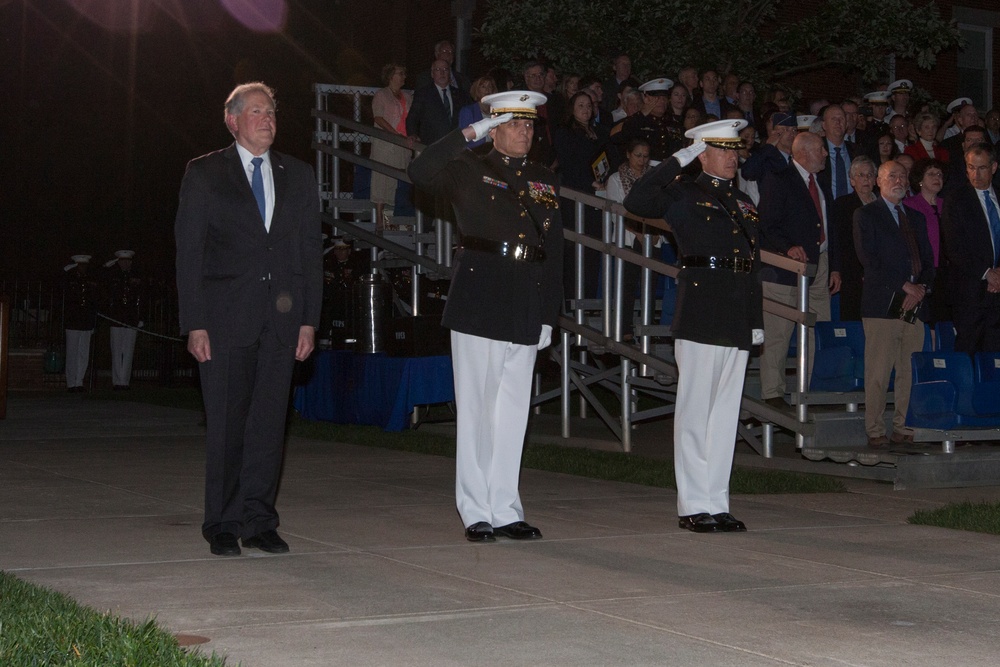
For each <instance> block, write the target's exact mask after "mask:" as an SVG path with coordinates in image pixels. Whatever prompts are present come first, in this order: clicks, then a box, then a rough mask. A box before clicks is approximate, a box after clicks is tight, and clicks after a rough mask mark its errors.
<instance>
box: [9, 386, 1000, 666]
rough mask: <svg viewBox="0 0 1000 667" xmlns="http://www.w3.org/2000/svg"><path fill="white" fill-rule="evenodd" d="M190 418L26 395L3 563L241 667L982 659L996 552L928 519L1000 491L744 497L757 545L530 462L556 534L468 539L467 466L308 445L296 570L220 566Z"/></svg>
mask: <svg viewBox="0 0 1000 667" xmlns="http://www.w3.org/2000/svg"><path fill="white" fill-rule="evenodd" d="M200 420H201V415H200V414H199V413H196V412H191V411H186V410H179V409H172V408H161V407H153V406H148V405H143V404H138V403H125V402H111V401H94V400H85V399H83V398H82V397H80V396H78V395H63V394H59V395H55V394H51V395H36V396H27V395H15V396H13V397H12V398H11V400H10V403H9V408H8V416H7V419H6V420H5V421H0V569H3V570H4V571H6V572H8V573H11V574H14V575H16V576H18V577H21V578H23V579H26V580H29V581H32V582H35V583H38V584H42V585H45V586H49V587H52V588H54V589H56V590H59V591H62V592H65V593H68V594H69V595H72V596H73V597H74V598H76V599H77V600H79V601H80V602H81V603H83V604H86V605H89V606H91V607H93V608H96V609H98V610H101V611H105V610H107V611H111V612H113V613H116V614H121V615H125V616H129V617H132V618H134V619H137V620H142V619H145V618H146V617H148V616H155V617H156V618H157V620H158V622H159V623H160V625H161V626H163V627H165V628H166V629H168V630H170V631H171V632H174V633H178V634H183V635H193V636H197V637H204V638H206V639H208V641H207V643H204V644H202V645H201V646H200V647H199V648H200V649H201V650H203V651H205V652H211V651H215V652H217V653H219V654H221V655H225V656H227V657H228V660H229V663H230V664H234V665H235V664H237V663H240V664H242V665H245V666H246V667H256V666H262V665H280V666H285V665H288V666H306V665H308V666H313V665H316V666H320V665H323V666H326V665H429V666H430V665H433V666H436V667H440V666H442V665H486V664H504V665H574V666H578V665H740V666H744V665H820V666H827V665H828V666H831V667H832V666H834V665H836V666H842V665H873V666H874V665H885V666H890V665H892V666H896V665H904V664H905V665H940V664H949V665H958V666H962V665H987V664H994V661H995V660H996V657H995V656H996V653H997V650H998V648H1000V641H998V640H997V639H996V625H997V620H998V611H997V610H998V609H1000V538H997V537H994V536H988V535H980V534H975V533H966V532H961V531H953V530H945V529H939V528H929V527H922V526H911V525H908V524H907V523H906V518H907V517H908V516H909V515H910V514H912V513H913V511H915V510H917V509H923V508H932V507H937V506H940V505H941V504H943V503H945V502H949V501H952V500H963V499H969V500H991V501H996V500H998V499H1000V487H987V488H972V489H952V490H948V489H932V490H917V491H903V492H894V491H892V488H891V486H890V485H888V484H880V483H876V482H870V481H861V480H852V481H848V482H847V484H848V486H849V488H850V492H849V493H844V494H820V495H789V496H738V497H734V499H733V513H734V514H736V516H738V517H739V518H741V519H743V520H744V521H746V523H747V524H748V526H749V528H750V531H749V532H747V533H746V534H728V535H695V534H692V533H689V532H686V531H681V530H680V529H678V528H677V526H676V519H675V515H676V509H675V500H676V497H675V494H674V493H673V492H671V491H667V490H663V489H653V488H648V487H641V486H636V485H630V484H622V483H615V482H603V481H596V480H590V479H583V478H578V477H572V476H568V475H561V474H555V473H547V472H540V471H534V470H525V471H524V472H523V474H522V484H521V487H522V497H523V500H524V504H525V507H526V509H527V511H528V519H529V521H531V522H532V523H535V524H536V525H538V526H539V527H540V528H541V529H542V531H543V533H544V535H545V538H544V539H542V540H539V541H534V542H529V543H517V542H512V541H507V540H499V541H498V542H497V543H495V544H483V545H479V544H471V543H468V542H466V541H465V540H464V539H463V536H462V526H461V523H460V521H459V519H458V517H457V514H456V512H455V508H454V497H453V486H454V479H453V474H454V471H453V466H454V461H453V460H452V459H447V458H441V457H435V456H428V455H419V454H410V453H405V452H396V451H389V450H381V449H376V448H367V447H359V446H353V445H344V444H337V443H328V442H317V441H310V440H304V439H299V438H291V439H290V441H289V446H288V452H287V456H286V463H285V471H284V477H283V484H282V489H281V493H280V495H279V510H280V511H281V513H282V525H281V527H280V529H279V530H280V532H281V534H282V535H283V536H284V537H285V538H286V540H287V541H288V542H289V544H290V545H291V553H290V554H287V555H280V556H269V555H262V554H260V553H259V552H256V551H254V550H245V551H244V555H243V556H241V557H238V558H219V557H215V556H211V555H210V554H209V551H208V545H207V543H206V542H204V540H202V538H201V535H200V530H199V526H200V522H201V504H202V481H203V472H202V465H203V451H202V450H203V447H202V443H203V428H202V427H201V426H200V424H199V422H200Z"/></svg>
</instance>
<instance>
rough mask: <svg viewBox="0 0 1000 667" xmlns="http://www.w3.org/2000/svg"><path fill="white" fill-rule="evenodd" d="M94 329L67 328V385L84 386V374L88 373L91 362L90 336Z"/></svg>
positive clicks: (70, 386) (71, 386)
mask: <svg viewBox="0 0 1000 667" xmlns="http://www.w3.org/2000/svg"><path fill="white" fill-rule="evenodd" d="M93 333H94V330H93V329H90V330H88V331H81V330H80V329H66V386H67V387H69V388H70V389H72V388H73V387H82V386H83V376H84V375H86V374H87V364H88V363H89V362H90V336H91V335H92V334H93Z"/></svg>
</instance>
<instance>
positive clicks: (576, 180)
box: [407, 42, 1000, 351]
mask: <svg viewBox="0 0 1000 667" xmlns="http://www.w3.org/2000/svg"><path fill="white" fill-rule="evenodd" d="M451 52H452V48H451V44H450V43H448V42H444V43H439V44H438V45H437V46H436V48H435V57H436V59H435V61H434V64H433V66H432V67H431V68H430V71H429V72H428V74H430V75H431V76H430V77H429V78H430V79H431V82H430V83H425V84H424V87H427V86H434V85H435V83H434V81H433V80H434V79H435V77H434V76H433V75H434V74H435V69H436V70H437V74H438V76H437V77H436V78H437V79H438V83H437V85H438V89H437V90H436V91H433V92H434V96H433V97H432V96H430V95H427V96H424V99H428V100H437V99H440V97H439V95H440V93H441V91H442V90H443V88H444V87H447V84H451V86H452V87H453V88H454V87H458V86H459V85H460V78H458V77H457V76H456V73H455V72H454V70H453V68H452V63H453V60H450V59H449V56H450V55H451ZM446 66H447V68H446ZM446 70H447V74H449V75H450V81H446V80H445V74H446ZM422 75H423V76H424V79H425V80H426V79H427V78H428V77H426V75H425V74H424V73H422ZM497 89H500V90H506V89H525V90H531V91H536V92H540V93H543V94H544V95H546V98H547V102H546V104H544V105H542V107H540V108H539V119H538V121H536V124H535V137H534V145H533V147H532V150H531V153H530V158H531V159H532V160H534V161H536V162H539V163H541V164H544V165H546V166H548V167H550V168H551V169H552V170H554V171H555V172H556V173H557V174H558V175H559V177H560V182H561V185H562V186H563V187H568V188H572V189H573V190H577V191H580V192H584V193H588V194H596V195H598V196H606V197H609V198H618V197H621V196H622V190H625V191H627V188H628V186H629V185H630V184H631V183H632V182H634V179H635V178H637V177H638V176H640V175H641V173H642V171H644V170H645V169H646V166H645V162H644V160H646V159H649V160H651V161H653V163H654V164H655V163H656V162H657V161H660V160H664V159H666V158H667V157H669V156H670V155H671V154H672V153H674V152H675V151H677V150H678V149H680V148H683V147H684V146H686V145H688V144H689V143H690V141H691V140H690V139H687V138H685V136H684V133H685V131H687V130H689V129H691V128H692V127H695V126H697V125H701V124H703V123H706V122H710V121H714V120H720V119H730V118H731V119H741V120H746V121H747V123H748V126H747V127H746V128H745V129H744V130H743V132H742V133H741V137H742V138H743V140H744V143H745V150H743V151H741V152H740V169H739V172H738V176H737V180H738V187H739V188H740V189H742V190H743V191H744V192H746V193H747V195H748V196H750V198H751V199H752V200H753V201H754V203H755V204H756V205H758V207H759V208H760V209H761V211H762V212H763V214H764V217H765V218H766V217H767V216H768V213H767V211H769V210H774V206H772V205H771V204H773V202H768V201H767V198H768V190H769V189H768V188H767V187H766V184H767V183H768V182H769V180H771V179H773V178H774V174H775V173H776V172H780V171H781V170H783V169H787V168H790V166H791V165H792V163H793V157H792V153H793V144H794V142H795V141H796V138H797V137H799V136H800V135H801V134H802V133H804V132H805V133H812V134H815V135H818V139H819V140H820V141H818V142H814V143H816V147H817V151H819V152H821V153H822V158H820V157H819V153H817V156H816V158H817V159H816V160H815V163H816V164H815V165H813V166H814V167H815V179H816V181H817V182H818V187H819V191H820V192H821V193H822V195H823V197H822V198H821V199H822V200H823V202H824V205H823V206H820V207H819V209H820V211H821V213H822V215H821V216H820V218H821V226H822V230H821V231H822V239H823V240H822V247H823V249H824V253H823V254H824V255H826V256H827V257H828V260H827V263H828V265H829V266H830V267H834V266H836V267H839V270H838V271H836V272H831V276H830V278H829V284H824V285H820V286H819V289H821V290H826V291H828V292H830V293H832V294H835V293H836V292H838V291H840V296H839V297H838V298H837V300H839V304H838V305H839V314H838V312H837V308H836V307H835V308H834V311H833V313H832V316H833V317H834V318H837V317H839V318H840V319H861V286H862V282H863V273H864V271H863V267H862V263H861V261H860V259H859V254H858V252H857V249H856V247H855V233H854V226H855V213H856V212H857V211H858V210H860V209H861V208H862V207H863V206H865V205H866V204H869V203H872V202H874V201H876V200H877V199H878V198H879V197H880V191H879V188H878V186H877V184H876V176H877V174H878V173H879V169H880V168H881V167H882V166H883V165H886V164H889V163H892V164H894V165H895V164H899V165H902V167H903V168H904V170H905V173H906V176H907V189H906V192H905V196H904V199H903V201H902V205H905V206H906V207H908V208H907V210H914V211H916V212H918V215H922V216H923V218H925V219H926V230H927V234H928V236H929V241H930V246H931V248H932V249H933V256H934V267H935V269H936V277H935V279H934V283H933V285H928V286H927V293H926V300H927V302H928V304H929V309H927V315H926V317H927V318H928V319H929V321H930V323H931V324H933V323H934V322H936V321H952V320H956V321H959V322H960V321H962V320H963V317H962V315H961V314H959V315H958V316H957V317H956V314H955V313H954V305H955V304H956V303H959V304H962V303H965V302H966V301H967V296H968V295H956V294H955V290H956V289H959V288H958V285H959V283H957V282H956V281H954V280H952V279H951V273H952V272H951V270H950V268H949V267H950V266H952V265H954V263H955V262H961V258H960V257H957V256H955V252H954V251H953V250H952V251H949V248H948V238H949V236H953V235H954V234H952V233H951V232H950V231H949V230H948V229H947V228H946V227H947V225H948V224H949V223H948V215H947V209H948V204H949V200H950V198H951V197H952V196H953V195H954V194H955V193H958V192H959V191H960V190H962V189H963V188H966V189H967V188H968V187H971V184H972V181H971V175H970V174H971V172H969V169H971V167H968V168H967V164H966V156H967V154H968V151H970V150H971V149H974V148H983V149H985V152H984V153H982V154H983V155H984V156H985V157H984V159H985V160H986V162H987V167H986V168H987V171H989V170H990V169H992V171H991V172H990V174H989V178H986V179H985V180H982V179H981V182H980V185H982V184H983V183H986V184H987V185H989V183H990V182H991V181H992V182H993V183H994V188H995V183H996V157H995V156H996V152H997V149H998V147H1000V110H997V109H991V110H989V111H988V112H987V113H986V114H985V115H984V116H980V113H979V111H978V110H977V109H976V107H975V105H974V104H973V102H972V100H971V99H969V98H965V97H962V98H958V99H956V100H954V101H952V102H951V103H950V104H947V106H946V107H945V105H943V104H938V103H937V102H920V103H917V102H914V101H913V95H912V92H913V86H912V84H911V82H909V81H906V80H900V81H895V82H892V83H890V84H887V85H883V86H878V87H877V89H876V90H873V91H870V92H869V93H867V94H864V95H857V96H848V97H845V98H842V99H836V100H828V99H820V100H811V101H807V100H798V101H796V100H793V98H792V95H791V94H790V91H789V90H787V89H785V88H783V87H781V86H775V87H772V88H769V89H767V90H763V91H759V90H757V88H756V86H755V85H754V83H752V82H751V81H745V80H742V79H741V78H740V77H739V75H738V73H734V72H720V71H716V70H713V69H706V70H702V71H698V70H697V69H695V68H694V67H683V68H681V69H680V70H679V71H678V72H677V73H676V74H675V75H670V76H661V77H657V78H655V79H652V80H650V81H639V80H638V79H636V77H635V76H634V75H633V72H632V60H631V58H630V57H629V55H627V54H619V55H617V56H615V57H614V58H613V59H612V60H610V61H609V65H608V70H607V71H606V72H602V73H591V74H578V73H574V72H558V71H557V70H556V69H555V68H554V67H552V66H550V65H548V64H546V63H544V62H538V61H532V62H528V63H526V64H525V65H524V67H523V68H522V70H521V72H520V73H518V75H515V76H512V75H509V74H500V75H496V74H491V75H488V76H484V77H481V78H479V79H476V81H475V82H473V83H472V85H471V87H470V88H466V89H461V88H458V90H457V93H458V95H459V96H461V97H463V98H469V97H471V99H472V102H471V103H470V104H469V105H468V106H466V107H465V108H463V109H461V111H460V113H458V114H456V118H455V120H454V122H453V123H452V125H451V127H457V126H459V125H464V124H467V123H468V122H472V121H474V120H477V119H478V118H479V117H480V116H481V114H482V109H481V108H480V107H478V104H479V100H480V99H481V98H482V96H483V95H485V94H487V93H489V92H493V91H495V90H497ZM420 97H421V95H420V91H419V89H418V90H417V91H416V92H415V94H414V106H415V107H416V106H417V105H418V100H419V98H420ZM942 110H943V111H942ZM807 112H808V113H807ZM407 125H408V126H412V125H413V123H412V122H411V121H407ZM411 134H412V133H411ZM427 138H428V137H424V136H422V135H421V136H420V139H421V140H422V141H425V143H426V139H427ZM803 145H805V144H803ZM809 146H810V147H813V144H812V143H810V144H809ZM475 149H476V150H488V147H485V148H484V147H479V148H475ZM692 169H693V170H697V169H698V163H697V161H696V162H695V163H693V165H692V166H690V167H688V170H689V171H690V170H692ZM803 173H805V172H803ZM770 190H772V191H774V188H770ZM980 191H982V190H981V189H980ZM988 192H989V195H988V196H987V198H986V199H985V200H983V199H982V197H980V204H981V205H982V206H983V216H984V220H985V221H986V222H987V224H992V221H991V219H990V217H991V215H992V216H994V217H995V215H996V214H995V213H991V212H990V210H989V207H988V205H987V204H986V203H985V202H986V201H992V203H994V204H995V203H996V200H995V197H996V195H995V190H994V189H989V190H988ZM772 196H773V195H772ZM990 197H992V198H993V199H992V200H990ZM827 199H828V200H829V202H830V205H829V207H827V206H826V205H825V202H826V201H827ZM568 203H569V202H568V201H567V200H564V204H568ZM569 210H571V211H572V210H573V208H572V207H571V208H569ZM668 222H669V221H668ZM951 224H952V225H962V224H965V222H964V221H963V220H959V219H955V215H954V214H953V215H952V222H951ZM567 226H572V222H568V224H567ZM762 226H763V229H764V232H765V247H768V248H769V249H774V250H776V251H778V252H784V251H786V250H789V248H784V247H779V246H780V245H781V244H780V243H778V244H776V243H774V242H773V241H774V239H772V240H771V241H770V242H768V240H767V239H766V236H767V232H768V230H770V231H771V234H772V236H779V237H780V236H781V233H782V232H781V231H780V230H781V222H780V221H774V220H766V219H765V220H763V221H762ZM988 229H989V230H990V233H991V235H992V236H991V237H990V238H989V239H988V240H989V241H990V242H991V243H992V244H994V245H995V246H997V247H1000V227H998V228H997V230H996V231H995V232H994V231H992V229H993V228H992V227H988ZM584 231H585V232H587V233H588V234H593V235H598V234H599V232H600V218H599V211H597V210H596V209H591V208H588V209H587V214H586V215H585V220H584ZM828 235H829V238H827V236H828ZM628 240H629V241H632V240H633V237H632V236H629V237H628ZM668 240H669V237H668ZM980 240H982V239H980ZM586 254H587V256H586V257H585V266H586V269H587V270H586V276H587V277H586V279H585V282H586V293H587V294H588V295H592V296H596V294H597V289H598V285H599V283H598V282H597V280H598V277H597V270H596V269H595V267H596V266H597V263H598V256H597V254H596V252H595V251H590V252H589V253H586ZM988 268H989V270H990V271H997V269H996V262H994V263H993V264H992V265H991V266H990V267H988ZM833 273H836V275H832V274H833ZM571 274H572V271H571V270H567V286H568V285H569V280H570V276H571ZM992 275H993V274H992V273H990V272H989V271H988V272H987V274H984V275H983V276H981V280H980V284H979V285H978V289H979V290H980V292H982V294H980V295H979V297H981V298H978V299H977V304H978V305H977V311H976V312H977V313H978V315H977V317H979V318H980V319H979V321H978V323H977V324H976V325H975V326H977V327H979V328H983V327H985V328H986V329H987V330H996V329H998V327H1000V296H998V295H997V292H998V291H1000V289H998V290H995V289H994V278H993V277H992ZM765 280H766V278H765ZM995 281H996V284H997V286H998V287H1000V271H997V273H996V279H995ZM629 282H630V283H631V282H632V281H631V280H629ZM961 284H962V285H964V286H965V287H964V288H965V289H968V288H969V285H970V284H971V283H968V282H965V283H961ZM815 287H817V286H816V285H814V288H815ZM828 296H829V295H828ZM834 303H835V304H836V303H837V301H835V302H834ZM986 303H988V306H989V307H988V309H987V310H989V312H985V313H984V310H983V309H984V305H983V304H986ZM994 311H997V312H994ZM824 314H825V313H824ZM984 317H985V318H986V319H985V320H983V318H984ZM967 326H971V325H969V324H968V323H967ZM994 337H995V336H994ZM987 339H989V340H991V338H990V336H986V338H984V337H983V336H982V335H979V336H977V337H976V339H975V342H973V343H972V347H970V348H969V351H973V350H978V349H985V348H986V347H989V345H990V343H987V342H985V341H986V340H987Z"/></svg>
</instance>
